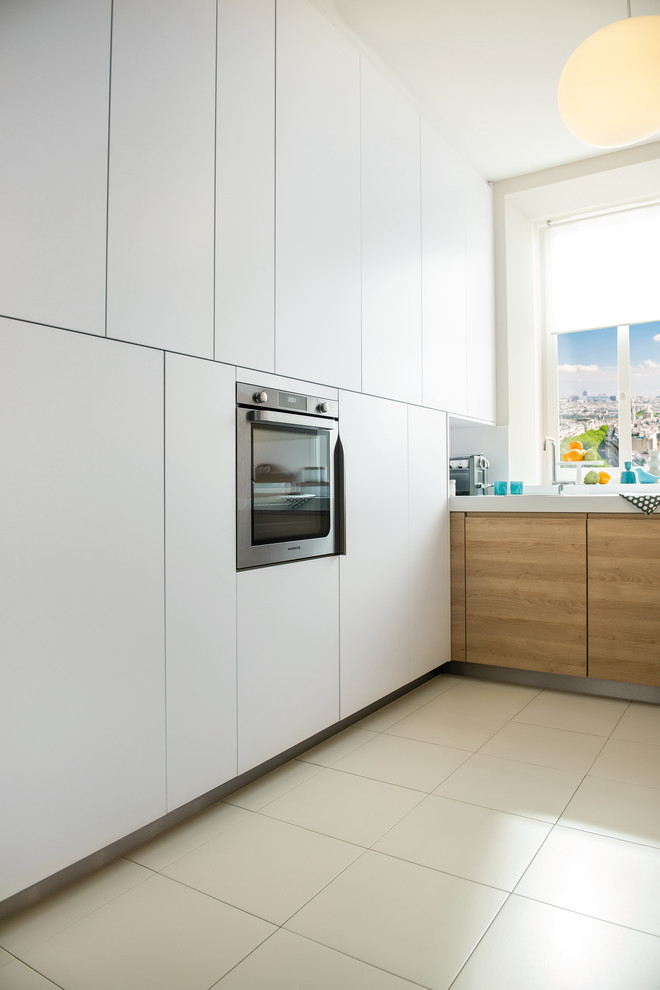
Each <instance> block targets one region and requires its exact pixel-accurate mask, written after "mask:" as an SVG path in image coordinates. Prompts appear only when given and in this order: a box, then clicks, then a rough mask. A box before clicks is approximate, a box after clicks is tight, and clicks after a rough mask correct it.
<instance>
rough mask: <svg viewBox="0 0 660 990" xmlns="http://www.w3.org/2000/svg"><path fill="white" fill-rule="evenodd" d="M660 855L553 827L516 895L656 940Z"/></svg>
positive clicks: (657, 851)
mask: <svg viewBox="0 0 660 990" xmlns="http://www.w3.org/2000/svg"><path fill="white" fill-rule="evenodd" d="M659 889H660V849H653V848H651V847H650V846H643V845H639V844H637V843H635V842H623V841H622V840H620V839H611V838H607V837H605V836H601V835H594V834H593V833H590V832H582V831H579V830H577V829H572V828H564V827H562V826H559V825H556V826H555V828H554V829H553V831H552V834H551V835H550V836H549V837H548V839H547V840H546V842H545V844H544V845H543V847H542V849H541V850H540V851H539V853H538V854H537V856H536V858H535V859H534V861H533V863H532V864H531V866H530V867H529V869H528V870H527V872H526V873H525V875H524V876H523V878H522V880H521V881H520V883H519V884H518V886H517V888H516V893H517V894H522V895H524V896H527V897H532V898H534V899H535V900H538V901H545V902H546V903H548V904H554V905H555V906H556V907H564V908H567V909H568V910H569V911H577V912H578V913H579V914H588V915H591V916H592V917H594V918H600V919H602V920H603V921H611V922H614V924H617V925H625V926H627V927H629V928H636V929H638V930H639V931H643V932H647V933H648V934H650V935H660V898H659V897H658V890H659Z"/></svg>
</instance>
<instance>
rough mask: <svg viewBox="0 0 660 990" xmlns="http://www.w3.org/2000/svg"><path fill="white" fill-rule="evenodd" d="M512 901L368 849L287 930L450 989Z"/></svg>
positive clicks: (428, 984)
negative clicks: (503, 907)
mask: <svg viewBox="0 0 660 990" xmlns="http://www.w3.org/2000/svg"><path fill="white" fill-rule="evenodd" d="M504 897H505V895H504V894H503V893H502V892H501V891H498V890H494V889H493V888H491V887H482V886H481V885H480V884H475V883H471V882H470V881H468V880H461V879H459V878H458V877H452V876H448V875H447V874H444V873H438V872H436V871H435V870H426V869H424V868H423V867H420V866H416V865H415V864H413V863H406V862H404V861H403V860H399V859H393V858H392V857H390V856H381V855H379V854H378V853H374V852H368V853H365V855H364V856H363V857H361V859H359V860H357V862H355V863H354V864H353V865H352V866H350V867H349V868H348V870H346V872H345V873H343V874H342V875H341V876H340V877H338V878H337V880H335V881H334V882H333V883H331V884H330V885H329V886H328V887H326V888H325V890H323V891H321V893H320V894H319V895H318V896H317V897H315V898H314V900H313V901H310V903H309V904H307V905H306V906H305V907H304V908H303V909H302V910H301V911H299V912H298V914H297V915H295V916H294V917H293V918H292V919H291V920H290V921H289V922H287V925H286V927H287V928H288V929H290V930H292V931H296V932H298V933H299V934H301V935H305V936H306V937H308V938H311V939H313V940H314V941H317V942H321V943H323V944H324V945H328V946H330V947H331V948H335V949H338V950H339V951H340V952H345V953H346V954H347V955H349V956H353V957H355V958H356V959H362V960H363V961H364V962H367V963H370V964H371V965H372V966H377V967H380V968H382V969H384V970H386V971H387V972H389V973H395V974H396V975H397V976H400V977H402V978H403V979H407V980H411V981H412V982H413V983H414V982H417V983H420V984H421V985H422V986H424V987H430V988H432V990H445V988H447V987H449V986H450V984H451V981H452V980H453V979H454V977H455V976H456V974H457V973H458V971H459V970H460V968H461V966H462V965H463V963H464V962H465V960H466V959H467V958H468V956H469V955H470V953H471V951H472V949H473V948H474V946H475V945H476V944H477V942H478V941H479V939H480V938H481V936H482V934H483V932H484V931H485V930H486V928H487V927H488V925H489V924H490V922H491V920H492V918H493V917H494V916H495V914H496V913H497V911H498V910H499V908H500V906H501V904H502V902H503V900H504Z"/></svg>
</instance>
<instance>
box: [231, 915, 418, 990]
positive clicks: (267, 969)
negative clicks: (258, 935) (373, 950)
mask: <svg viewBox="0 0 660 990" xmlns="http://www.w3.org/2000/svg"><path fill="white" fill-rule="evenodd" d="M417 986H418V985H417V984H413V983H409V982H408V981H407V980H402V979H400V977H398V976H392V974H391V973H385V972H383V970H382V969H375V968H374V967H373V966H368V965H367V964H366V963H363V962H360V961H359V959H351V958H350V957H349V956H345V955H344V954H343V953H341V952H336V951H335V950H334V949H328V948H327V947H326V946H325V945H319V944H318V943H317V942H310V941H309V939H306V938H302V937H301V936H300V935H294V934H293V933H292V932H287V931H284V930H283V929H281V930H280V931H278V932H275V934H274V935H272V936H271V937H270V938H269V939H268V940H267V941H266V942H264V943H263V944H262V945H260V946H259V947H258V948H257V949H255V950H254V952H253V953H252V954H251V955H249V956H248V957H247V959H244V960H243V962H242V963H239V965H238V966H237V967H236V969H233V970H232V971H231V973H229V974H228V975H227V976H225V977H224V979H222V980H220V982H219V983H217V984H216V987H214V988H213V990H261V988H263V990H266V988H267V990H415V987H417Z"/></svg>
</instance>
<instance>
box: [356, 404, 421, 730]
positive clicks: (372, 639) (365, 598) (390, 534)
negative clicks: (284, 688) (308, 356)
mask: <svg viewBox="0 0 660 990" xmlns="http://www.w3.org/2000/svg"><path fill="white" fill-rule="evenodd" d="M339 408H340V413H341V419H340V430H341V438H342V445H343V447H344V455H345V460H346V556H345V557H341V558H340V603H341V612H340V614H341V682H340V683H341V716H342V718H345V717H346V716H348V715H352V714H353V713H354V712H356V711H359V710H360V709H361V708H364V707H365V706H366V705H369V704H370V703H371V702H373V701H376V700H378V699H379V698H382V697H384V696H385V695H386V694H388V693H389V692H391V691H394V690H396V689H397V688H399V687H401V686H402V685H404V684H407V682H408V680H409V657H408V649H409V638H408V614H409V603H408V442H407V408H406V406H405V405H403V403H400V402H388V401H387V400H386V399H379V398H374V397H373V396H368V395H358V394H355V393H352V392H342V393H341V396H340V405H339Z"/></svg>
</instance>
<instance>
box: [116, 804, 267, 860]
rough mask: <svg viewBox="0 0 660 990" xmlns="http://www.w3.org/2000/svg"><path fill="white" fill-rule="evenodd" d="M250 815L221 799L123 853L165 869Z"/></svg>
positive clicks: (128, 857) (127, 857) (130, 857)
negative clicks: (169, 864)
mask: <svg viewBox="0 0 660 990" xmlns="http://www.w3.org/2000/svg"><path fill="white" fill-rule="evenodd" d="M248 818H249V812H247V811H244V810H243V808H234V807H232V806H231V805H228V804H224V803H222V802H218V803H217V804H214V805H212V806H211V807H210V808H206V809H205V810H204V811H200V812H199V814H197V815H195V816H194V817H193V818H190V819H188V821H185V822H182V823H181V824H180V825H175V826H174V828H170V829H168V830H167V832H163V834H162V835H159V836H158V837H157V838H155V839H151V840H150V841H149V842H144V843H143V844H142V845H141V846H136V848H135V849H132V850H131V851H130V852H128V853H124V856H125V858H126V859H130V860H133V861H134V862H135V863H141V864H142V865H143V866H147V867H148V868H149V869H150V870H162V868H163V867H164V866H167V864H168V863H173V862H174V860H175V859H180V858H181V857H182V856H185V854H186V853H188V852H191V851H192V850H193V849H196V848H197V846H201V845H202V844H203V843H204V842H208V840H209V839H212V838H213V836H214V835H218V834H219V833H220V832H224V830H225V829H227V828H231V827H232V826H233V825H236V824H237V823H239V822H242V821H245V820H247V819H248Z"/></svg>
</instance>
